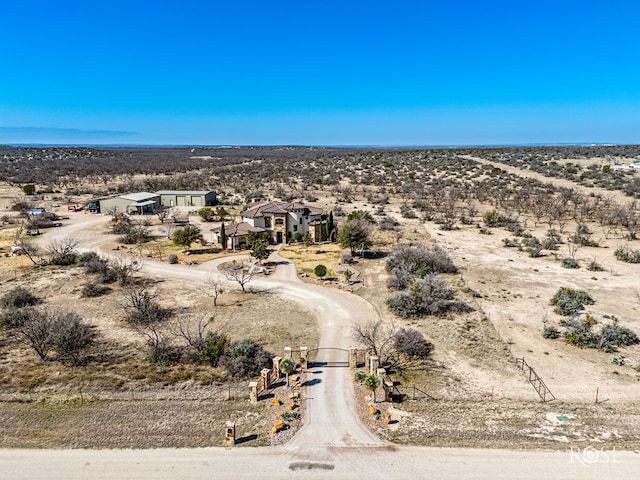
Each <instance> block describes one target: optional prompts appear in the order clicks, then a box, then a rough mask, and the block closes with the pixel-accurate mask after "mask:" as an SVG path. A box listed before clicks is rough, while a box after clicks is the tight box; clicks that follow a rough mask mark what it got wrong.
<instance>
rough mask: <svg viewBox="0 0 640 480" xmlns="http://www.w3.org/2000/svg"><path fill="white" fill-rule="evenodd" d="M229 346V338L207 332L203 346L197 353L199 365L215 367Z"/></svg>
mask: <svg viewBox="0 0 640 480" xmlns="http://www.w3.org/2000/svg"><path fill="white" fill-rule="evenodd" d="M228 346H229V338H228V337H227V336H226V335H223V334H221V333H216V332H207V335H206V337H205V339H204V344H203V346H202V348H201V350H200V351H199V352H198V361H199V362H200V363H203V364H206V365H211V366H212V367H217V366H218V363H219V362H220V358H222V355H224V353H225V352H226V351H227V347H228Z"/></svg>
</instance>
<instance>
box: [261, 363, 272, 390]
mask: <svg viewBox="0 0 640 480" xmlns="http://www.w3.org/2000/svg"><path fill="white" fill-rule="evenodd" d="M269 372H271V370H269V369H268V368H263V369H262V370H260V376H261V377H262V378H263V380H264V388H265V389H266V390H268V389H269V388H271V382H270V381H269Z"/></svg>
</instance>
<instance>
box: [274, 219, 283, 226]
mask: <svg viewBox="0 0 640 480" xmlns="http://www.w3.org/2000/svg"><path fill="white" fill-rule="evenodd" d="M276 225H284V218H276Z"/></svg>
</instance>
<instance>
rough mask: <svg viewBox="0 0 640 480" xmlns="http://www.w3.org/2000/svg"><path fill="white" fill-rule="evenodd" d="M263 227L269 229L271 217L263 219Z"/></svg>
mask: <svg viewBox="0 0 640 480" xmlns="http://www.w3.org/2000/svg"><path fill="white" fill-rule="evenodd" d="M264 226H265V228H270V227H271V217H264Z"/></svg>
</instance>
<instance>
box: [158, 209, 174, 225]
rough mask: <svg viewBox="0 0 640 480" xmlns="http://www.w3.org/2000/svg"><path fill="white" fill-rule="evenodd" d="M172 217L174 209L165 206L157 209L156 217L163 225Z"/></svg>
mask: <svg viewBox="0 0 640 480" xmlns="http://www.w3.org/2000/svg"><path fill="white" fill-rule="evenodd" d="M171 215H173V208H171V207H165V206H164V205H162V206H160V207H156V216H157V217H158V220H160V223H162V224H163V225H164V221H165V220H166V219H167V218H169V217H171Z"/></svg>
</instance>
